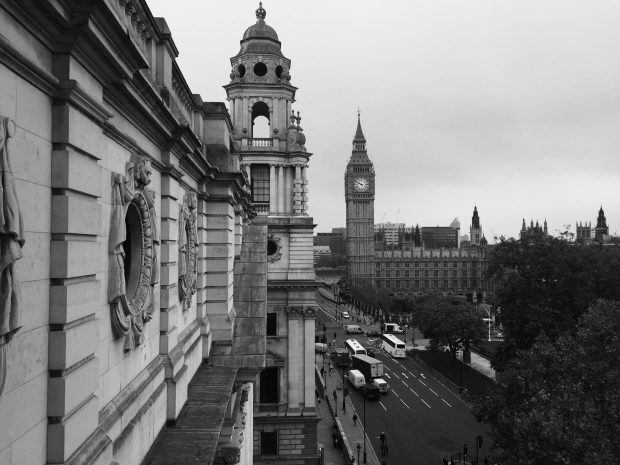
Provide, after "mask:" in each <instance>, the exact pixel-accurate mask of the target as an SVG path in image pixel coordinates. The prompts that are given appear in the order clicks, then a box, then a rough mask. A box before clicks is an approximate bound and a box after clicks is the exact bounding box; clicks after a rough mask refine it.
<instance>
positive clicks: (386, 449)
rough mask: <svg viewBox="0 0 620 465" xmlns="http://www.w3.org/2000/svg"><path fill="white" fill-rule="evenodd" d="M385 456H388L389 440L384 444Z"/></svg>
mask: <svg viewBox="0 0 620 465" xmlns="http://www.w3.org/2000/svg"><path fill="white" fill-rule="evenodd" d="M383 455H388V442H387V439H386V441H385V442H384V443H383Z"/></svg>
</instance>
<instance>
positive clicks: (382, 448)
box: [381, 444, 385, 457]
mask: <svg viewBox="0 0 620 465" xmlns="http://www.w3.org/2000/svg"><path fill="white" fill-rule="evenodd" d="M384 455H385V444H381V457H383V456H384Z"/></svg>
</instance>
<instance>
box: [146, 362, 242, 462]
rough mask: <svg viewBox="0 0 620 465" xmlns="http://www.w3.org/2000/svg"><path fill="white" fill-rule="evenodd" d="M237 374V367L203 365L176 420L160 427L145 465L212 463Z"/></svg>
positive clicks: (195, 376) (192, 381)
mask: <svg viewBox="0 0 620 465" xmlns="http://www.w3.org/2000/svg"><path fill="white" fill-rule="evenodd" d="M236 375H237V368H236V367H222V366H214V365H206V364H203V365H201V366H200V368H198V371H197V372H196V374H195V375H194V378H193V379H192V380H191V382H190V383H189V386H188V393H187V402H186V404H185V406H184V407H183V409H182V410H181V413H180V414H179V417H178V419H177V421H176V424H174V425H170V426H165V427H164V428H163V429H162V430H161V432H160V434H159V437H158V438H157V440H156V441H155V443H154V444H153V447H152V448H151V450H150V452H149V454H148V456H147V457H146V459H145V460H144V462H143V463H144V465H186V464H187V465H189V464H192V465H194V464H196V463H204V464H211V463H213V460H214V458H215V457H216V454H217V445H218V441H219V439H220V433H221V431H222V426H223V425H224V417H225V415H226V410H227V406H228V403H229V401H230V399H231V394H232V392H233V388H234V383H235V379H236Z"/></svg>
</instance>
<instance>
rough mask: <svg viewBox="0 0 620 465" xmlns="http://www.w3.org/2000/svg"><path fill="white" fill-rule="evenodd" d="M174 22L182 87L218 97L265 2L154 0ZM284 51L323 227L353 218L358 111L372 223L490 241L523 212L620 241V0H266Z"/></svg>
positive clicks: (516, 223) (555, 226)
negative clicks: (448, 230)
mask: <svg viewBox="0 0 620 465" xmlns="http://www.w3.org/2000/svg"><path fill="white" fill-rule="evenodd" d="M147 1H148V4H149V6H150V8H151V11H152V13H153V14H154V15H155V16H163V17H165V18H166V21H167V22H168V25H169V27H170V29H171V31H172V37H173V40H174V41H175V43H176V45H177V48H178V49H179V53H180V54H179V57H178V63H179V65H180V68H181V71H182V72H183V74H184V76H185V78H186V80H187V82H188V84H189V86H190V87H191V89H192V91H193V92H194V93H198V94H200V95H201V96H202V98H203V100H205V101H225V99H226V93H225V91H224V89H223V88H222V86H223V85H225V84H228V82H229V73H230V57H232V56H234V55H236V54H237V52H238V51H239V41H240V40H241V37H242V35H243V32H244V31H245V29H246V28H247V27H249V26H250V25H252V24H254V23H255V22H256V16H255V10H256V8H257V7H258V1H248V0H234V1H224V0H220V1H206V0H179V1H170V0H147ZM263 7H264V8H265V10H266V11H267V17H266V22H267V24H269V25H270V26H272V27H273V28H274V29H275V30H276V32H277V33H278V36H279V39H280V41H281V42H282V52H283V54H284V55H285V56H286V57H287V58H289V59H291V61H292V64H291V71H290V73H291V76H292V79H291V83H292V84H293V85H295V86H296V87H298V88H299V89H298V91H297V95H296V102H295V104H294V105H293V108H294V109H295V110H296V111H297V110H299V111H300V113H301V116H302V118H303V119H302V122H301V125H302V127H303V128H304V132H305V134H306V137H307V142H306V147H307V148H308V151H309V152H312V153H313V156H312V158H311V159H310V169H309V170H308V171H309V182H310V185H309V202H310V214H311V215H312V216H313V217H314V220H315V222H316V223H317V227H316V229H315V231H316V232H326V231H330V230H331V228H332V227H338V226H344V225H345V202H344V186H343V178H344V171H345V168H346V164H347V161H348V159H349V157H350V155H351V143H352V140H353V136H354V134H355V128H356V124H357V109H358V106H359V107H360V108H361V118H362V128H363V130H364V135H365V136H366V140H367V148H368V153H369V155H370V157H371V159H372V161H373V163H374V165H375V172H376V186H377V188H376V200H375V222H377V223H378V222H381V221H385V222H387V221H392V222H394V221H397V220H398V221H399V222H405V223H407V224H411V225H415V224H419V225H420V226H435V225H440V226H447V225H449V224H450V222H451V221H452V219H454V217H458V218H459V219H460V221H461V228H462V231H464V232H468V231H469V225H470V223H471V214H472V210H473V207H474V205H477V206H478V211H479V213H480V219H481V224H482V228H483V230H484V232H485V235H486V236H487V238H488V239H489V242H491V243H492V242H493V237H494V236H500V235H505V236H516V235H517V234H518V231H519V229H520V226H521V220H522V218H525V219H526V221H527V222H528V223H529V220H530V219H533V220H534V221H536V220H537V219H538V220H540V222H541V223H542V221H543V220H544V219H545V218H546V219H547V221H548V224H549V230H550V232H552V233H555V232H556V230H563V225H566V224H570V225H571V231H572V232H574V231H575V222H576V221H591V222H593V223H595V222H596V216H597V213H598V209H599V207H600V206H601V205H602V206H603V209H604V210H605V215H606V217H607V224H608V225H609V227H610V232H611V233H616V232H617V233H618V234H620V182H619V181H620V2H618V1H617V0H616V1H606V0H595V1H593V0H589V1H572V0H512V1H508V0H403V1H396V0H385V1H383V2H376V1H366V0H355V1H352V0H351V1H348V0H347V1H344V0H338V1H335V0H331V1H317V0H295V1H291V0H266V1H264V2H263Z"/></svg>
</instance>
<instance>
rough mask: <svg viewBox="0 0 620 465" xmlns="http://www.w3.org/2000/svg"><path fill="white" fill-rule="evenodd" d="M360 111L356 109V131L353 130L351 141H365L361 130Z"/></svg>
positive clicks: (363, 142)
mask: <svg viewBox="0 0 620 465" xmlns="http://www.w3.org/2000/svg"><path fill="white" fill-rule="evenodd" d="M360 114H361V111H360V109H359V108H358V109H357V131H355V137H354V138H353V143H356V142H358V143H362V144H365V143H366V138H365V137H364V133H363V132H362V122H361V118H360Z"/></svg>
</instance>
